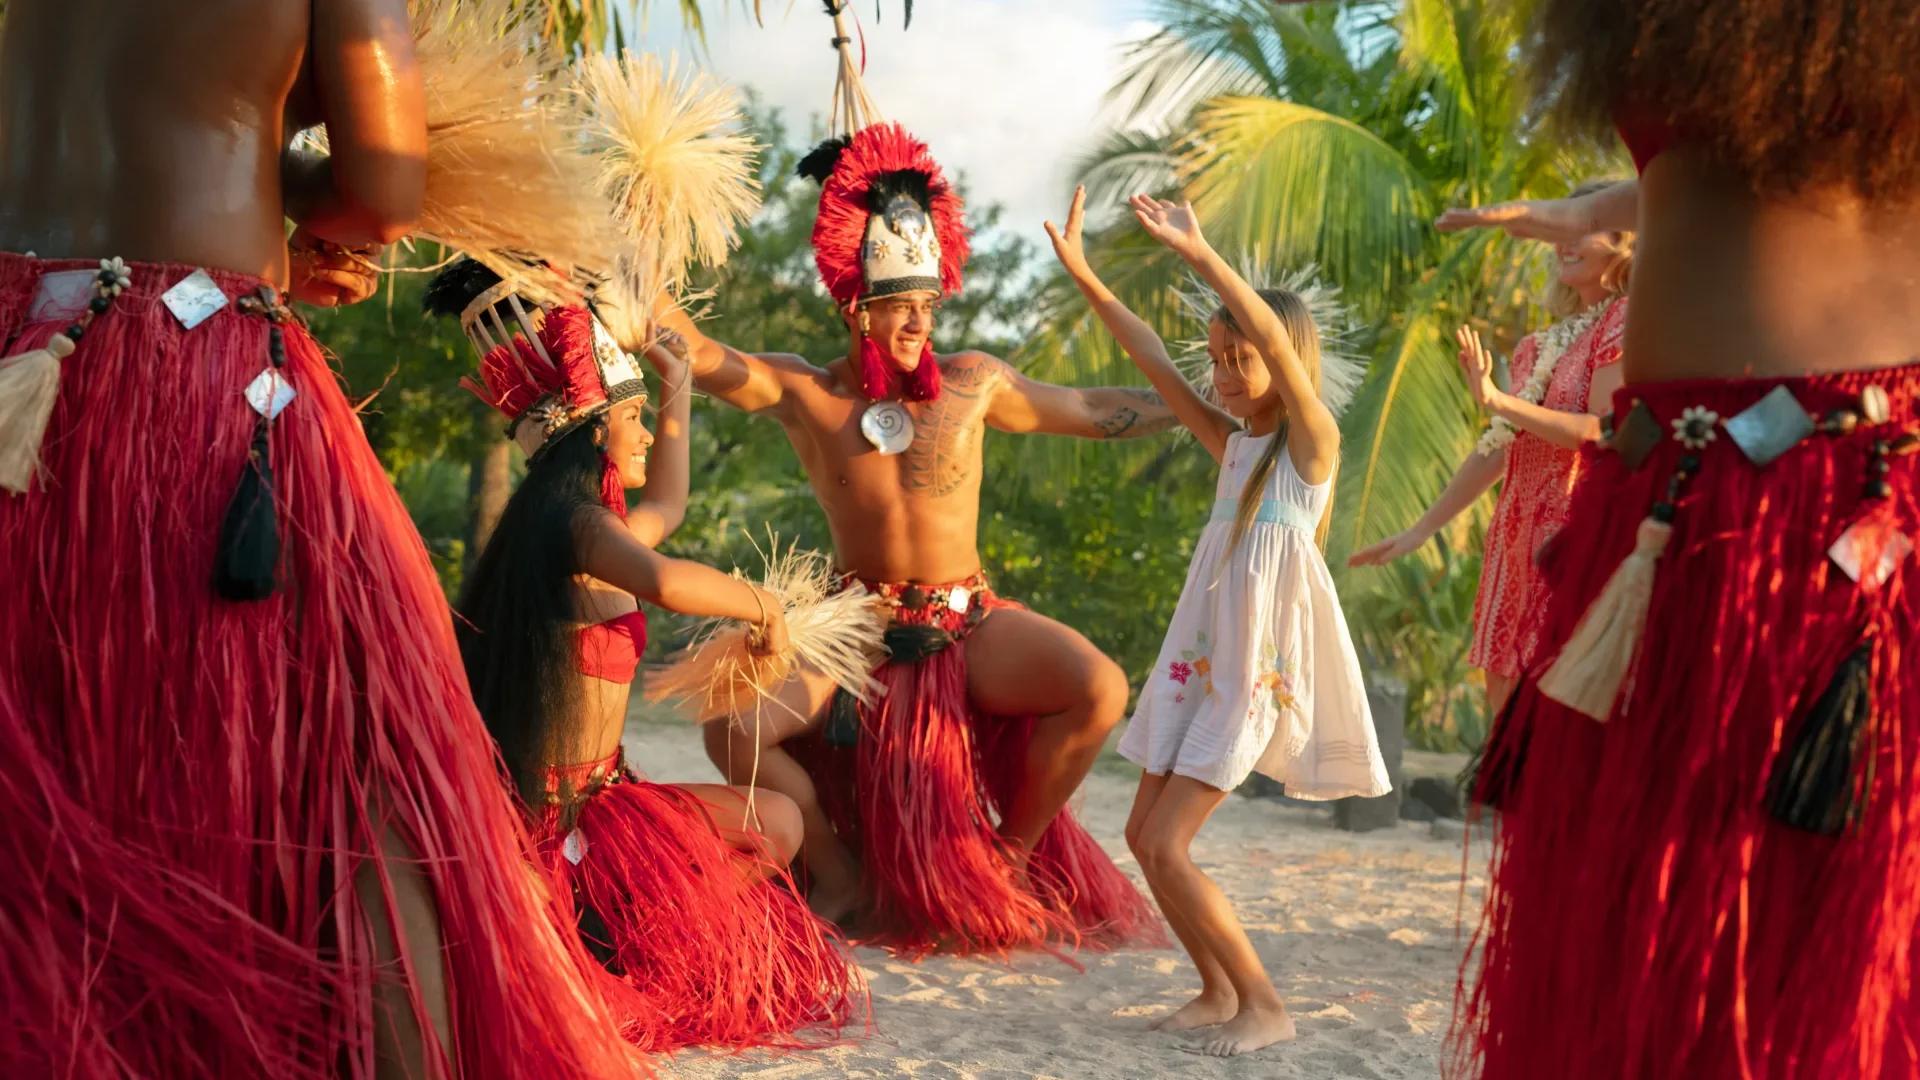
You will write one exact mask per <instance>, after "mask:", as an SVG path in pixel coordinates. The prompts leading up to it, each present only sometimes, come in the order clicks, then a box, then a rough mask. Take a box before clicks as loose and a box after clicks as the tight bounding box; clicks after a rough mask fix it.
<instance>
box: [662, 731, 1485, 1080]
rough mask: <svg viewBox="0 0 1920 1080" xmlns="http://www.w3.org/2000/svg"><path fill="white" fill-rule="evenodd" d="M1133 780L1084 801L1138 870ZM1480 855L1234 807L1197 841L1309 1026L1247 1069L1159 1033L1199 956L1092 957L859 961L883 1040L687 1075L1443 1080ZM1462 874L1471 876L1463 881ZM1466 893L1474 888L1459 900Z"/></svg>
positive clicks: (1424, 837)
mask: <svg viewBox="0 0 1920 1080" xmlns="http://www.w3.org/2000/svg"><path fill="white" fill-rule="evenodd" d="M627 752H628V755H629V758H630V760H632V761H634V762H635V763H636V764H638V765H640V766H642V767H643V768H644V769H645V770H646V772H647V773H648V774H649V776H651V777H652V778H653V779H656V780H660V781H663V782H673V781H689V780H699V781H711V780H713V779H714V778H715V773H714V770H713V768H712V766H711V765H709V764H708V763H707V761H706V758H705V756H704V755H703V754H702V753H701V750H700V745H699V738H698V734H697V732H696V731H694V730H693V729H692V728H691V726H688V725H682V724H675V723H672V722H666V723H652V722H644V721H642V722H636V723H635V724H633V725H631V726H630V727H629V728H628V731H627ZM1137 776H1138V772H1137V770H1135V769H1134V768H1133V767H1132V766H1131V765H1128V764H1127V763H1126V762H1125V761H1122V760H1120V759H1118V758H1107V759H1103V760H1102V762H1101V764H1100V766H1099V767H1098V768H1096V769H1095V771H1094V774H1093V775H1092V776H1091V777H1089V778H1088V781H1087V784H1086V786H1085V787H1084V789H1083V790H1082V792H1081V798H1082V800H1083V806H1082V807H1081V812H1082V814H1083V817H1084V819H1085V820H1086V823H1087V826H1088V828H1089V829H1091V830H1092V832H1093V835H1094V837H1095V838H1096V839H1098V840H1099V841H1100V842H1101V843H1102V844H1104V845H1105V846H1106V848H1107V850H1108V851H1109V852H1110V853H1111V854H1112V855H1113V856H1114V859H1115V861H1117V862H1118V863H1119V864H1120V866H1121V867H1122V868H1123V869H1125V870H1126V871H1127V873H1129V874H1131V875H1133V876H1134V877H1135V878H1136V880H1137V879H1138V876H1139V871H1138V868H1137V867H1136V866H1135V865H1134V862H1133V859H1132V857H1131V856H1130V855H1128V853H1127V851H1126V845H1125V844H1124V843H1123V842H1122V840H1121V827H1122V825H1123V824H1124V823H1125V821H1126V813H1127V807H1128V805H1129V803H1130V802H1131V800H1132V796H1133V787H1134V783H1135V780H1136V778H1137ZM1484 847H1485V845H1484V843H1482V842H1480V840H1479V838H1478V837H1476V842H1475V844H1474V853H1473V855H1472V856H1471V858H1470V860H1469V861H1467V862H1463V855H1462V846H1461V843H1460V842H1459V841H1458V840H1442V839H1436V838H1435V837H1434V836H1433V835H1432V834H1431V832H1430V830H1429V828H1428V826H1426V825H1414V824H1412V823H1407V822H1402V823H1401V824H1400V826H1399V827H1398V828H1395V829H1386V830H1381V831H1378V832H1372V833H1364V834H1359V835H1354V834H1349V833H1344V832H1340V831H1338V830H1336V829H1334V828H1333V827H1332V825H1331V824H1330V823H1329V815H1328V814H1327V812H1326V811H1324V810H1318V809H1300V808H1294V807H1289V806H1284V805H1281V804H1278V803H1274V802H1268V801H1264V800H1254V799H1245V798H1239V797H1234V798H1231V799H1228V800H1227V803H1226V805H1225V806H1223V807H1222V808H1221V809H1220V811H1219V812H1218V813H1217V814H1216V815H1215V816H1214V818H1213V820H1212V821H1210V822H1209V823H1208V824H1207V826H1206V828H1205V829H1204V830H1202V831H1201V833H1200V838H1199V841H1198V843H1197V844H1196V845H1195V848H1196V850H1195V856H1196V858H1197V860H1198V861H1199V863H1200V864H1201V866H1202V867H1203V868H1205V870H1206V871H1207V873H1208V874H1210V875H1212V877H1213V878H1214V880H1215V881H1217V882H1219V884H1220V887H1221V888H1222V889H1224V890H1226V892H1227V894H1228V896H1230V897H1231V898H1232V900H1233V904H1234V908H1235V910H1236V911H1237V912H1238V913H1239V915H1240V918H1241V920H1242V922H1243V923H1245V925H1246V927H1247V930H1248V933H1249V934H1250V935H1251V936H1252V938H1253V943H1254V945H1255V947H1256V948H1257V949H1258V950H1259V952H1260V956H1261V958H1262V959H1264V960H1265V961H1266V964H1267V970H1268V971H1269V972H1271V973H1272V974H1273V976H1274V979H1275V981H1276V983H1277V984H1278V985H1279V986H1280V988H1281V992H1282V993H1283V994H1284V995H1285V996H1286V999H1287V1007H1288V1008H1289V1009H1290V1010H1292V1011H1293V1013H1294V1015H1295V1017H1296V1018H1297V1022H1298V1026H1299V1032H1300V1034H1299V1038H1298V1039H1297V1040H1295V1041H1293V1042H1291V1043H1285V1044H1282V1045H1280V1046H1276V1047H1273V1048H1270V1049H1268V1050H1264V1051H1261V1052H1259V1053H1256V1054H1253V1055H1250V1056H1247V1057H1241V1058H1235V1059H1225V1060H1223V1059H1215V1058H1208V1057H1203V1056H1200V1055H1198V1054H1197V1053H1195V1052H1194V1050H1193V1048H1192V1044H1191V1042H1190V1037H1189V1036H1186V1035H1162V1034H1159V1033H1157V1032H1150V1031H1147V1030H1146V1024H1147V1023H1148V1021H1150V1020H1151V1019H1153V1018H1154V1017H1157V1016H1161V1015H1164V1014H1165V1013H1167V1012H1170V1011H1172V1010H1173V1009H1174V1008H1175V1007H1176V1006H1178V1005H1179V1004H1180V1003H1182V1002H1184V1001H1185V1000H1187V999H1188V998H1189V997H1191V996H1192V994H1193V992H1194V991H1195V990H1196V989H1197V988H1198V987H1199V980H1198V977H1197V976H1196V975H1195V973H1194V970H1193V965H1192V964H1191V963H1189V962H1188V960H1187V958H1186V955H1185V954H1184V953H1181V952H1178V951H1129V952H1122V953H1117V954H1111V955H1100V954H1093V955H1086V956H1083V957H1082V958H1081V959H1082V961H1083V962H1084V963H1085V964H1086V967H1087V970H1086V972H1085V973H1084V974H1079V973H1076V972H1074V971H1073V970H1072V969H1071V968H1069V967H1067V966H1066V965H1064V964H1062V963H1060V962H1059V961H1058V960H1054V959H1052V958H1049V957H1044V956H1033V957H1026V958H1022V959H1019V960H1017V961H1016V962H1015V963H1014V964H1012V965H1011V966H1008V965H1004V964H1000V963H996V962H984V961H977V960H959V959H950V958H935V959H930V960H927V961H924V962H922V963H919V964H905V963H900V962H897V961H895V960H893V959H891V958H890V957H888V956H887V954H886V953H884V952H881V951H879V950H872V949H866V950H861V952H860V963H861V966H862V968H863V969H864V970H865V972H866V976H867V980H868V982H869V983H870V985H871V987H872V991H873V1031H872V1032H871V1033H870V1034H868V1035H866V1036H864V1037H859V1038H855V1039H854V1040H852V1041H850V1042H849V1043H847V1044H846V1045H843V1046H836V1047H832V1048H829V1049H826V1050H820V1051H815V1052H811V1053H803V1054H787V1055H778V1056H776V1055H769V1054H749V1055H744V1056H737V1057H719V1056H711V1055H707V1054H704V1053H701V1052H697V1051H696V1052H688V1053H683V1054H681V1055H680V1056H678V1057H677V1058H675V1059H673V1060H672V1061H670V1062H666V1063H664V1064H663V1068H662V1070H661V1074H662V1076H664V1077H669V1078H676V1080H710V1078H719V1077H729V1078H734V1077H739V1078H752V1080H820V1078H827V1077H847V1078H869V1077H914V1078H920V1080H1043V1078H1044V1080H1109V1078H1113V1080H1119V1078H1126V1080H1133V1078H1140V1077H1159V1076H1174V1075H1177V1076H1181V1077H1191V1078H1194V1080H1204V1078H1210V1077H1233V1078H1292V1077H1300V1078H1314V1080H1331V1078H1348V1077H1365V1078H1383V1080H1384V1078H1398V1077H1421V1078H1427V1077H1435V1076H1437V1075H1438V1074H1439V1058H1440V1049H1441V1038H1442V1036H1443V1035H1444V1034H1445V1030H1446V1024H1447V1018H1448V1013H1449V1011H1450V1008H1451V1001H1452V994H1453V985H1454V976H1455V972H1456V970H1457V968H1458V965H1459V962H1460V956H1461V951H1462V939H1461V937H1460V933H1459V926H1460V924H1459V916H1460V914H1461V912H1462V910H1463V908H1462V902H1463V899H1464V902H1465V904H1466V907H1465V909H1464V910H1466V911H1468V912H1472V911H1476V910H1477V905H1478V903H1479V898H1480V895H1481V892H1482V890H1483V889H1484V887H1485V862H1484ZM1463 867H1464V868H1465V869H1466V871H1467V872H1466V873H1465V874H1464V876H1463V873H1462V870H1463ZM1463 883H1464V892H1463Z"/></svg>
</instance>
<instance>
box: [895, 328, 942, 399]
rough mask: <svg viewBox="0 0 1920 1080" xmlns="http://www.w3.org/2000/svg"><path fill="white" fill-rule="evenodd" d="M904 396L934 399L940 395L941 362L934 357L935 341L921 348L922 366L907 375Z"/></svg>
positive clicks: (907, 397)
mask: <svg viewBox="0 0 1920 1080" xmlns="http://www.w3.org/2000/svg"><path fill="white" fill-rule="evenodd" d="M902 396H904V397H905V398H906V399H907V400H908V401H932V400H933V399H934V398H937V397H939V396H940V362H939V361H938V360H936V359H935V358H934V355H933V342H931V341H929V342H927V343H926V344H925V345H923V346H921V348H920V366H919V367H917V368H914V369H913V373H912V374H911V375H908V376H907V389H906V393H905V394H904V395H902Z"/></svg>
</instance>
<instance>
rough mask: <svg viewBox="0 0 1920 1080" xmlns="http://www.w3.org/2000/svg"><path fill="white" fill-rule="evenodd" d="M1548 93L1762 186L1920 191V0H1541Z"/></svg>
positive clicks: (1572, 117)
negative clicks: (1669, 140)
mask: <svg viewBox="0 0 1920 1080" xmlns="http://www.w3.org/2000/svg"><path fill="white" fill-rule="evenodd" d="M1535 6H1536V9H1537V10H1536V17H1537V18H1536V23H1535V29H1536V34H1535V37H1534V50H1533V53H1534V55H1533V60H1534V75H1535V78H1536V80H1537V82H1536V93H1537V98H1538V100H1539V101H1540V102H1541V103H1542V104H1544V105H1546V106H1547V107H1549V108H1550V109H1552V110H1553V112H1554V113H1556V114H1557V115H1558V117H1559V118H1560V119H1562V120H1565V121H1568V122H1570V123H1572V124H1574V125H1576V127H1577V128H1578V129H1580V130H1582V131H1585V132H1588V133H1598V132H1599V131H1601V130H1604V129H1605V128H1607V127H1610V126H1611V125H1612V123H1613V121H1614V120H1615V118H1616V117H1617V116H1621V115H1625V116H1627V117H1630V118H1631V119H1632V120H1633V121H1634V122H1635V123H1636V124H1645V125H1655V126H1664V127H1665V128H1666V129H1667V130H1670V131H1672V132H1673V133H1674V135H1675V137H1676V139H1678V140H1680V141H1683V142H1685V143H1686V144H1687V145H1689V146H1695V147H1699V148H1700V149H1702V150H1704V151H1705V152H1706V153H1707V154H1708V156H1709V157H1710V158H1711V159H1712V160H1714V161H1715V162H1716V163H1718V164H1719V165H1721V166H1722V167H1724V168H1727V169H1729V170H1730V171H1732V172H1733V173H1734V174H1735V175H1737V176H1739V177H1741V178H1742V179H1744V180H1745V181H1746V182H1747V183H1748V184H1749V185H1750V186H1751V187H1752V189H1753V190H1754V191H1755V192H1756V193H1758V194H1760V195H1763V196H1764V195H1780V194H1793V193H1796V192H1801V191H1805V190H1808V189H1814V188H1828V187H1842V188H1847V189H1850V190H1852V191H1854V192H1856V193H1858V194H1859V195H1861V196H1863V197H1865V198H1868V199H1873V200H1884V199H1901V198H1904V197H1908V196H1911V195H1913V194H1915V193H1916V192H1920V76H1917V75H1916V73H1915V69H1916V60H1915V58H1916V57H1920V5H1916V3H1915V0H1535Z"/></svg>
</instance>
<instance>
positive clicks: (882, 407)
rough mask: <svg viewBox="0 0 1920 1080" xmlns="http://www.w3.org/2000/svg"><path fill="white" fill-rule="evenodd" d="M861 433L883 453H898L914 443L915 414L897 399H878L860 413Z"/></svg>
mask: <svg viewBox="0 0 1920 1080" xmlns="http://www.w3.org/2000/svg"><path fill="white" fill-rule="evenodd" d="M860 434H862V435H865V436H866V437H867V441H868V442H870V443H872V444H873V447H874V449H876V450H878V451H880V452H881V453H882V454H898V453H900V452H901V451H903V450H905V449H906V448H907V447H909V446H911V445H913V414H911V413H909V412H907V407H906V406H905V405H902V404H900V403H899V402H897V401H876V402H874V403H873V404H872V405H869V406H867V411H866V412H864V413H861V414H860Z"/></svg>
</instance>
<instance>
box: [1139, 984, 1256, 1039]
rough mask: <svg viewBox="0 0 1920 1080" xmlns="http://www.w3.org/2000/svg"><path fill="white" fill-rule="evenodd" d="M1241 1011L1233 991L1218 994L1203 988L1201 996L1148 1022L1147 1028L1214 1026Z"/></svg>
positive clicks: (1182, 1028) (1175, 1029)
mask: <svg viewBox="0 0 1920 1080" xmlns="http://www.w3.org/2000/svg"><path fill="white" fill-rule="evenodd" d="M1239 1011H1240V1001H1239V999H1238V998H1236V997H1234V996H1233V994H1232V993H1227V994H1224V995H1216V994H1210V993H1208V992H1207V991H1204V990H1202V991H1201V992H1200V996H1199V997H1196V998H1194V999H1193V1000H1192V1001H1189V1002H1187V1003H1186V1004H1185V1005H1182V1006H1180V1007H1179V1008H1178V1009H1175V1010H1174V1011H1173V1012H1171V1013H1169V1014H1168V1015H1166V1016H1163V1017H1161V1018H1160V1019H1158V1020H1155V1021H1154V1022H1153V1023H1151V1024H1148V1025H1147V1030H1148V1031H1191V1030H1193V1029H1194V1028H1202V1027H1212V1026H1213V1025H1215V1024H1224V1023H1226V1022H1227V1021H1229V1020H1231V1019H1233V1015H1234V1014H1235V1013H1237V1012H1239Z"/></svg>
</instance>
